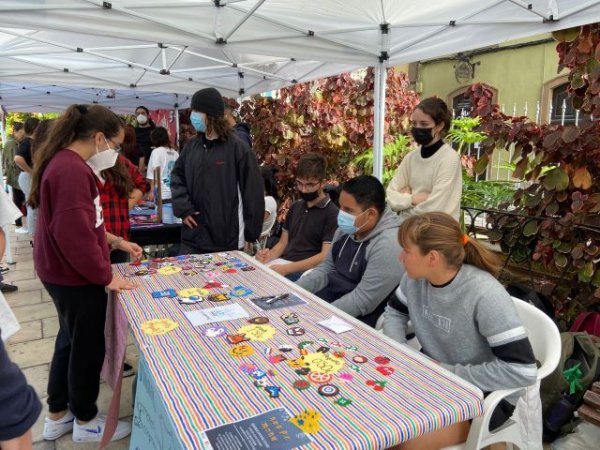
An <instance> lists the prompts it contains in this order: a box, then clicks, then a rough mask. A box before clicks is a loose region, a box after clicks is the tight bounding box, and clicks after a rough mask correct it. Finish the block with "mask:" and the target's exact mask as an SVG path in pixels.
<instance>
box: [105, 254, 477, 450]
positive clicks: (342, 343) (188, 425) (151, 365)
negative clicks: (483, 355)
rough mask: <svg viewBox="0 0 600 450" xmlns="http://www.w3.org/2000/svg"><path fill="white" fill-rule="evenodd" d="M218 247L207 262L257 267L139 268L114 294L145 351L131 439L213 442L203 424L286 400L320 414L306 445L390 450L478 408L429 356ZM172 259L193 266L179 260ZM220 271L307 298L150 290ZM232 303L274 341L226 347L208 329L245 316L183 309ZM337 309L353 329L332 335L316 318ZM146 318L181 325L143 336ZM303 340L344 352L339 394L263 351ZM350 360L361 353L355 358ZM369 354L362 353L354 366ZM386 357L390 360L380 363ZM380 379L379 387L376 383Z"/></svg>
mask: <svg viewBox="0 0 600 450" xmlns="http://www.w3.org/2000/svg"><path fill="white" fill-rule="evenodd" d="M225 255H227V256H225ZM213 256H214V257H213V267H214V263H220V262H223V263H225V264H226V265H229V266H230V267H233V266H235V265H236V264H237V265H241V264H248V265H251V266H253V267H255V269H256V270H253V271H242V270H240V269H239V268H238V269H236V271H235V273H225V272H223V271H222V268H223V266H220V267H215V269H216V271H215V272H216V273H218V276H217V278H209V277H208V274H207V273H206V272H201V271H200V270H197V269H193V270H197V274H196V275H183V272H179V273H177V274H174V275H169V276H161V275H159V274H154V275H152V276H147V277H137V278H135V281H139V283H140V288H138V289H136V290H132V291H125V292H123V293H121V294H120V296H119V299H120V302H121V305H122V307H123V310H124V312H125V315H126V316H127V319H128V321H129V324H130V326H131V329H132V330H133V334H134V337H135V339H136V341H137V345H138V347H139V350H140V360H141V363H140V381H139V382H138V391H137V392H138V397H137V398H136V408H135V413H134V421H133V428H134V429H133V434H132V441H131V448H140V449H144V450H151V449H152V448H156V449H165V448H181V449H201V448H209V447H207V444H206V443H205V442H204V440H203V432H204V431H206V430H209V429H211V428H214V427H217V426H220V425H223V424H227V423H232V422H237V421H240V420H242V419H246V418H249V417H253V416H256V415H259V414H261V413H266V412H268V411H271V410H273V409H277V408H281V407H283V408H285V409H286V410H287V411H288V412H289V413H290V414H291V415H295V414H299V413H301V412H303V411H305V410H307V409H312V410H316V411H318V412H320V413H321V418H320V427H321V428H320V431H318V432H317V433H315V434H311V438H312V443H311V444H308V445H306V446H304V447H303V448H315V449H317V448H319V449H323V448H327V449H348V448H354V449H385V448H388V447H390V446H393V445H395V444H399V443H401V442H404V441H406V440H409V439H411V438H414V437H416V436H418V435H420V434H423V433H427V432H429V431H432V430H435V429H438V428H441V427H444V426H447V425H450V424H453V423H456V422H460V421H464V420H468V419H470V418H473V417H474V416H477V415H480V414H481V413H482V409H483V401H482V397H483V396H482V393H481V391H480V390H479V389H477V388H476V387H474V386H472V385H471V384H469V383H467V382H465V381H464V380H462V379H460V378H458V377H456V376H454V375H453V374H451V373H449V372H447V371H446V370H444V369H442V368H441V367H439V366H438V365H437V364H436V363H435V362H432V361H431V360H429V359H428V358H427V357H425V356H424V355H422V354H420V353H418V352H416V351H414V350H413V349H410V348H408V347H405V346H401V345H398V344H397V343H395V342H393V341H391V340H389V339H388V338H387V337H385V336H383V335H382V334H381V333H379V332H377V331H375V330H373V329H372V328H369V327H367V326H365V325H364V324H362V323H361V322H359V321H357V320H355V319H354V318H352V317H350V316H347V315H346V314H344V313H342V312H341V311H339V310H337V309H336V308H333V307H332V306H331V305H329V304H327V303H325V302H323V301H321V300H320V299H318V298H317V297H315V296H313V295H312V294H309V293H307V292H306V291H304V290H303V289H301V288H299V287H298V286H296V285H295V284H294V283H291V282H289V281H288V280H286V279H284V278H282V277H280V276H279V275H277V274H275V273H274V272H272V271H271V270H270V269H268V268H266V267H265V266H263V265H261V264H259V263H258V262H256V261H255V260H254V259H253V258H251V257H249V256H247V255H245V254H243V253H242V252H229V253H228V254H218V255H213ZM228 258H229V259H228ZM231 258H236V260H234V261H235V262H234V263H230V261H231ZM173 264H175V265H179V266H185V265H188V264H187V263H186V262H185V261H178V262H175V263H173ZM114 267H115V270H117V271H118V272H119V273H120V274H121V275H125V274H131V273H133V272H135V271H136V270H138V269H139V267H133V266H130V265H127V264H121V265H117V266H114ZM234 268H235V267H234ZM215 279H216V280H218V281H220V282H223V283H226V284H227V285H229V286H231V287H233V286H239V285H242V286H245V287H247V288H249V289H250V290H252V291H253V293H252V294H251V295H250V296H249V297H250V298H251V297H256V296H265V295H272V294H280V293H286V292H289V293H293V294H295V295H297V296H298V297H300V298H302V299H303V300H305V301H306V304H304V305H299V306H294V307H292V308H283V309H276V310H271V311H262V310H261V309H260V308H258V307H257V306H256V305H255V304H254V303H252V302H251V301H249V300H248V298H232V299H231V300H229V301H225V302H220V303H212V302H209V301H205V302H202V303H197V304H193V305H181V304H179V303H178V301H177V300H176V299H174V298H153V297H152V295H151V294H152V292H153V291H159V290H163V289H168V288H173V289H175V290H180V289H182V288H190V287H195V288H202V287H203V286H204V285H205V284H206V283H207V282H209V281H213V280H215ZM230 291H231V289H228V288H224V289H213V290H212V292H213V293H217V292H223V293H228V292H230ZM233 302H236V303H239V304H240V305H241V306H242V307H243V308H244V309H245V310H246V311H247V312H248V313H249V314H250V317H258V316H264V317H267V318H268V319H269V325H272V326H274V327H275V328H276V329H277V332H276V333H275V335H274V336H273V337H272V338H271V339H270V340H267V341H264V342H258V341H252V342H243V344H244V345H250V346H252V347H253V348H254V349H255V352H254V354H253V355H251V356H247V357H233V356H231V355H230V353H229V350H230V349H231V348H232V347H233V345H232V344H230V343H229V341H228V340H227V339H226V338H225V336H219V337H209V336H206V335H205V334H204V333H203V331H204V330H205V329H206V328H208V327H210V326H214V325H224V326H225V327H226V329H227V331H228V332H229V333H230V334H235V333H236V331H237V330H238V329H239V328H240V327H242V326H245V325H248V322H247V319H237V320H234V321H230V322H225V323H222V324H212V325H204V326H200V327H194V326H192V324H191V322H190V321H189V320H188V318H187V317H186V316H185V315H184V313H185V312H187V311H194V310H198V309H204V308H213V307H217V306H223V305H227V304H232V303H233ZM288 312H294V313H296V314H297V316H298V318H299V323H297V324H295V325H292V326H299V327H302V328H303V329H304V330H305V334H304V335H301V336H290V335H288V334H287V333H286V329H288V328H291V327H292V326H290V325H286V324H285V323H284V322H283V320H282V319H281V316H282V315H283V314H284V313H288ZM333 315H334V316H336V317H339V318H342V319H343V320H345V321H346V322H348V323H350V324H351V325H352V326H353V327H354V329H353V330H351V331H347V332H345V333H342V334H335V333H333V332H332V331H329V330H327V329H326V328H323V327H322V326H320V325H318V324H317V322H318V321H321V320H325V319H328V318H330V317H331V316H333ZM152 319H170V320H173V321H175V322H176V323H177V324H178V327H177V328H175V329H173V330H171V331H169V332H167V333H165V334H162V335H149V334H145V333H144V332H143V331H142V324H143V323H145V322H146V321H149V320H152ZM303 341H312V342H314V344H312V345H310V346H308V347H306V348H305V350H307V351H308V352H311V353H313V352H316V350H317V348H319V347H328V348H329V353H332V352H335V351H338V352H340V351H341V352H343V353H344V355H338V356H341V358H342V359H343V362H344V367H343V368H342V370H341V371H340V372H338V373H336V374H334V375H332V379H331V381H330V382H329V383H330V384H333V385H335V386H336V387H337V388H338V389H339V394H338V395H337V396H333V397H325V396H322V395H320V394H319V392H318V385H317V384H315V383H313V382H311V381H309V376H306V375H300V374H298V373H297V372H296V369H297V368H296V369H294V368H293V367H291V366H290V364H288V362H287V361H282V362H279V363H274V362H272V361H271V360H270V359H269V356H268V355H267V352H268V350H267V349H271V350H270V351H271V356H273V355H275V354H278V353H280V352H279V350H278V348H279V347H280V346H286V345H289V346H291V347H292V348H293V350H292V351H289V352H285V353H283V352H282V353H281V354H283V355H284V356H285V357H286V358H288V359H297V358H300V357H301V353H300V349H299V347H298V344H299V343H300V342H303ZM321 350H324V349H321ZM354 357H359V358H356V361H358V362H356V361H355V360H353V358H354ZM361 357H364V358H361ZM378 357H379V358H378ZM365 358H366V362H364V363H360V361H361V360H364V359H365ZM385 358H388V359H389V362H387V363H386V360H385ZM376 361H378V362H376ZM248 364H253V365H254V366H256V367H257V368H258V369H260V370H262V371H265V372H268V371H273V374H272V376H269V384H272V385H276V386H279V387H280V388H281V392H280V395H279V397H277V398H271V397H270V396H269V394H268V393H267V392H266V391H265V390H264V389H263V388H259V387H256V386H255V384H254V381H255V380H254V378H253V377H252V376H250V375H249V374H248V373H245V372H244V371H243V370H242V369H241V367H243V366H244V365H246V367H247V366H248ZM381 366H385V367H387V369H381ZM378 368H379V371H378V370H377V369H378ZM390 368H391V370H390ZM391 372H393V373H391ZM342 373H344V374H345V375H342ZM390 373H391V374H390ZM350 378H352V380H351V381H349V379H350ZM297 380H305V381H309V383H310V387H309V388H308V389H305V390H299V389H296V388H294V386H293V384H294V382H295V381H297ZM383 385H384V386H383ZM376 386H383V389H382V388H381V387H378V388H377V389H375V387H376ZM340 397H343V398H346V399H349V400H351V401H352V403H351V404H350V405H348V406H341V405H339V404H337V403H335V401H336V400H338V399H339V398H340ZM165 442H168V446H165V445H166V443H165Z"/></svg>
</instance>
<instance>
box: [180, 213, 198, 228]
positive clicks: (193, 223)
mask: <svg viewBox="0 0 600 450" xmlns="http://www.w3.org/2000/svg"><path fill="white" fill-rule="evenodd" d="M196 214H198V213H194V214H190V215H189V216H187V217H186V218H185V219H183V223H185V224H186V225H187V227H188V228H196V227H197V226H198V222H196V220H195V219H194V216H195V215H196Z"/></svg>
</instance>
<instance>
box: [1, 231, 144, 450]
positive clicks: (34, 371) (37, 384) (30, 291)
mask: <svg viewBox="0 0 600 450" xmlns="http://www.w3.org/2000/svg"><path fill="white" fill-rule="evenodd" d="M8 238H9V239H10V245H11V247H12V254H13V260H14V261H15V264H13V265H9V267H10V271H9V272H8V273H6V274H5V275H4V279H5V281H6V282H8V283H13V284H15V285H17V286H18V287H19V290H18V291H17V292H14V293H6V294H4V296H5V298H6V300H7V302H8V304H9V305H10V306H11V308H12V310H13V312H14V313H15V316H16V317H17V319H18V320H19V322H20V323H21V330H19V332H17V333H16V334H15V335H14V336H12V337H11V338H10V339H9V340H8V345H7V351H8V354H9V356H10V358H11V359H12V361H13V362H15V363H16V364H17V365H18V366H19V367H20V368H21V369H22V370H23V372H24V373H25V376H26V377H27V380H28V381H29V384H31V385H32V386H33V387H34V388H35V390H36V392H37V393H38V395H39V396H40V399H41V400H42V404H43V405H44V409H43V411H42V414H41V415H40V418H39V419H38V421H37V422H36V424H35V426H34V427H33V441H34V443H35V444H34V449H35V450H67V449H75V448H76V449H78V450H88V449H90V450H91V449H96V448H98V444H97V443H90V444H76V443H74V442H73V440H72V438H71V434H68V435H66V436H63V437H62V438H60V439H58V440H56V441H54V442H51V441H44V440H43V439H42V430H43V424H44V417H45V414H46V412H47V410H48V408H47V405H46V399H47V393H46V387H47V383H48V369H49V363H50V360H51V358H52V353H53V351H54V339H55V336H56V333H57V332H58V318H57V315H56V309H55V308H54V304H53V303H52V300H51V299H50V297H49V295H48V293H47V292H46V290H45V289H44V286H43V285H42V283H41V282H40V280H39V279H38V278H37V276H36V274H35V272H34V270H33V255H32V248H31V246H30V245H29V237H28V236H23V235H15V234H14V231H12V230H11V232H10V235H9V237H8ZM127 360H128V361H129V362H130V363H131V364H132V365H133V366H134V367H136V366H137V349H136V348H135V346H134V345H133V344H132V342H131V340H130V342H129V346H128V347H127ZM132 383H133V377H129V378H125V379H123V388H122V395H121V409H120V416H121V417H122V418H125V420H129V421H131V415H132V414H133V409H132V406H131V398H132ZM111 395H112V391H111V389H110V387H109V386H108V385H107V384H105V383H102V384H101V385H100V395H99V398H98V407H99V408H100V411H101V412H103V413H104V412H106V411H107V410H108V405H109V403H110V399H111ZM108 448H109V449H111V450H112V449H114V450H122V449H127V448H129V438H125V439H122V440H120V441H118V442H114V443H111V444H110V445H109V446H108Z"/></svg>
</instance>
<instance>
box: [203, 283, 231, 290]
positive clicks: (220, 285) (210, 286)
mask: <svg viewBox="0 0 600 450" xmlns="http://www.w3.org/2000/svg"><path fill="white" fill-rule="evenodd" d="M203 287H204V289H222V288H226V287H229V286H227V285H226V284H223V283H221V282H220V281H209V282H208V283H206V284H205V285H204V286H203Z"/></svg>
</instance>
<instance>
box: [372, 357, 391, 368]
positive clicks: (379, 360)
mask: <svg viewBox="0 0 600 450" xmlns="http://www.w3.org/2000/svg"><path fill="white" fill-rule="evenodd" d="M373 361H375V363H376V364H379V365H380V366H385V365H387V364H389V363H390V358H388V357H387V356H376V357H375V358H373Z"/></svg>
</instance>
